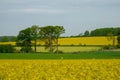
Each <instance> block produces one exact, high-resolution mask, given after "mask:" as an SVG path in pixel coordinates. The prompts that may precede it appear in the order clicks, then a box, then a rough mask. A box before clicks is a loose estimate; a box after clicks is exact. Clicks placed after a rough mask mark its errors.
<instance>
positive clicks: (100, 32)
mask: <svg viewBox="0 0 120 80" xmlns="http://www.w3.org/2000/svg"><path fill="white" fill-rule="evenodd" d="M110 34H112V35H114V36H118V35H120V27H117V28H98V29H95V30H92V31H89V30H86V31H85V32H84V33H80V34H78V35H76V36H71V37H81V36H82V37H84V36H85V37H87V36H108V35H110Z"/></svg>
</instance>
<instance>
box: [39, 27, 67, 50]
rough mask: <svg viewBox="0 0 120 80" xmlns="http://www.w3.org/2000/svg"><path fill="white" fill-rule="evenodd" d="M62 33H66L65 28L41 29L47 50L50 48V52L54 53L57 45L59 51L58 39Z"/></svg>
mask: <svg viewBox="0 0 120 80" xmlns="http://www.w3.org/2000/svg"><path fill="white" fill-rule="evenodd" d="M62 33H65V29H64V27H63V26H45V27H41V28H40V35H41V38H43V39H45V40H44V41H45V45H46V46H45V49H47V48H49V51H50V52H53V50H54V49H55V46H53V44H55V45H56V49H57V50H56V51H58V38H59V37H60V35H61V34H62Z"/></svg>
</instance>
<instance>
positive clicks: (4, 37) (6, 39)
mask: <svg viewBox="0 0 120 80" xmlns="http://www.w3.org/2000/svg"><path fill="white" fill-rule="evenodd" d="M8 41H9V39H8V37H7V36H3V37H2V39H1V42H8Z"/></svg>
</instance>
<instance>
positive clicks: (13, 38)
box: [0, 36, 16, 42]
mask: <svg viewBox="0 0 120 80" xmlns="http://www.w3.org/2000/svg"><path fill="white" fill-rule="evenodd" d="M14 41H16V36H0V42H14Z"/></svg>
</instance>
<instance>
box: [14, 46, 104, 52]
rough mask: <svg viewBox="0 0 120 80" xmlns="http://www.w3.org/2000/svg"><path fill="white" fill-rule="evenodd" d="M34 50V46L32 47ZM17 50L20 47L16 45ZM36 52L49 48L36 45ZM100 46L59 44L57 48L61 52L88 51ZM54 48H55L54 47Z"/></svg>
mask: <svg viewBox="0 0 120 80" xmlns="http://www.w3.org/2000/svg"><path fill="white" fill-rule="evenodd" d="M32 48H33V50H34V47H32ZM16 49H17V50H19V49H20V48H19V47H17V48H16ZM36 49H37V52H49V48H48V49H45V47H44V46H37V48H36ZM101 49H102V48H101V47H97V46H59V47H58V50H59V51H60V52H63V53H70V52H71V53H73V52H89V51H99V50H101ZM55 50H56V49H55Z"/></svg>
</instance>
